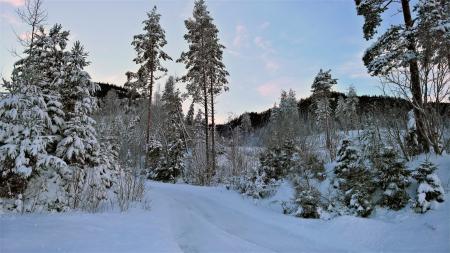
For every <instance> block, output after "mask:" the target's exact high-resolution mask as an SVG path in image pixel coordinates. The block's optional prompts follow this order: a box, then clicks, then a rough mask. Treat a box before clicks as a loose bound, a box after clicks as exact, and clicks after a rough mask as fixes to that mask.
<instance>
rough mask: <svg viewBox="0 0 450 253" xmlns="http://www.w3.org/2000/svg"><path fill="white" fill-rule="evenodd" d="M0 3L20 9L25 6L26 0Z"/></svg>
mask: <svg viewBox="0 0 450 253" xmlns="http://www.w3.org/2000/svg"><path fill="white" fill-rule="evenodd" d="M0 3H5V4H9V5H12V6H14V7H19V6H22V5H24V4H25V0H0Z"/></svg>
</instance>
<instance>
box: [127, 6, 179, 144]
mask: <svg viewBox="0 0 450 253" xmlns="http://www.w3.org/2000/svg"><path fill="white" fill-rule="evenodd" d="M160 18H161V14H158V13H157V12H156V6H155V7H153V9H152V11H151V12H149V13H147V19H146V20H144V21H143V22H142V23H143V24H144V29H143V30H144V33H142V34H138V35H135V36H134V38H133V42H132V43H131V45H133V46H134V49H135V50H136V52H137V56H136V58H134V62H135V63H136V64H138V65H139V69H138V71H137V72H136V73H133V72H127V73H126V75H127V83H126V84H125V86H128V87H130V88H131V89H132V90H134V91H137V92H140V93H143V94H144V95H145V96H146V97H148V108H147V110H148V113H147V128H146V137H145V138H146V143H147V144H148V142H149V140H150V128H151V120H152V110H151V109H152V98H153V86H154V83H155V80H156V79H158V76H157V72H158V71H159V72H162V73H166V72H167V69H166V68H165V67H163V66H162V61H167V60H172V58H170V56H169V55H168V54H167V53H166V52H164V51H163V49H162V48H163V47H164V46H165V45H166V44H167V41H166V35H165V31H164V29H163V28H162V27H161V25H160V23H159V21H160Z"/></svg>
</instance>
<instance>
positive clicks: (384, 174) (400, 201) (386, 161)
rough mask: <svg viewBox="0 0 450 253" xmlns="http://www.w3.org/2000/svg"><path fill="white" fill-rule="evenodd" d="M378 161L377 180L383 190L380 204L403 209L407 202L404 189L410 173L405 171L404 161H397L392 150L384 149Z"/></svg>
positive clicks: (407, 198) (407, 183) (408, 182)
mask: <svg viewBox="0 0 450 253" xmlns="http://www.w3.org/2000/svg"><path fill="white" fill-rule="evenodd" d="M378 160H379V161H378V163H377V166H376V171H377V179H378V182H379V185H380V186H381V189H382V190H383V194H382V196H381V199H380V204H381V205H382V206H387V207H389V208H391V209H394V210H399V209H401V208H403V207H405V206H406V204H407V203H408V200H409V197H408V194H407V193H406V188H407V187H408V185H409V184H410V181H409V174H410V173H409V171H408V170H407V169H406V166H405V161H404V160H402V159H399V157H398V156H397V153H396V152H395V150H394V149H393V148H385V149H384V150H383V152H382V154H381V156H380V157H379V159H378Z"/></svg>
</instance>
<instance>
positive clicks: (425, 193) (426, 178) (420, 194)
mask: <svg viewBox="0 0 450 253" xmlns="http://www.w3.org/2000/svg"><path fill="white" fill-rule="evenodd" d="M436 169H437V168H436V166H435V165H434V164H433V163H431V162H430V161H428V160H426V161H425V162H423V163H422V164H421V165H420V166H419V167H418V168H417V169H416V171H414V173H413V177H414V179H416V180H417V182H418V184H419V186H418V188H417V199H416V202H415V203H414V208H415V210H416V212H420V213H425V212H426V211H428V210H429V209H431V207H432V206H431V205H432V203H434V202H443V201H444V188H442V185H441V181H440V180H439V178H438V176H437V175H436V174H434V171H435V170H436Z"/></svg>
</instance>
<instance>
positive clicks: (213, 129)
mask: <svg viewBox="0 0 450 253" xmlns="http://www.w3.org/2000/svg"><path fill="white" fill-rule="evenodd" d="M213 83H214V82H211V86H210V91H209V92H210V94H209V95H210V96H211V154H212V155H211V177H212V176H214V173H216V136H215V132H216V125H215V124H214V92H213Z"/></svg>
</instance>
